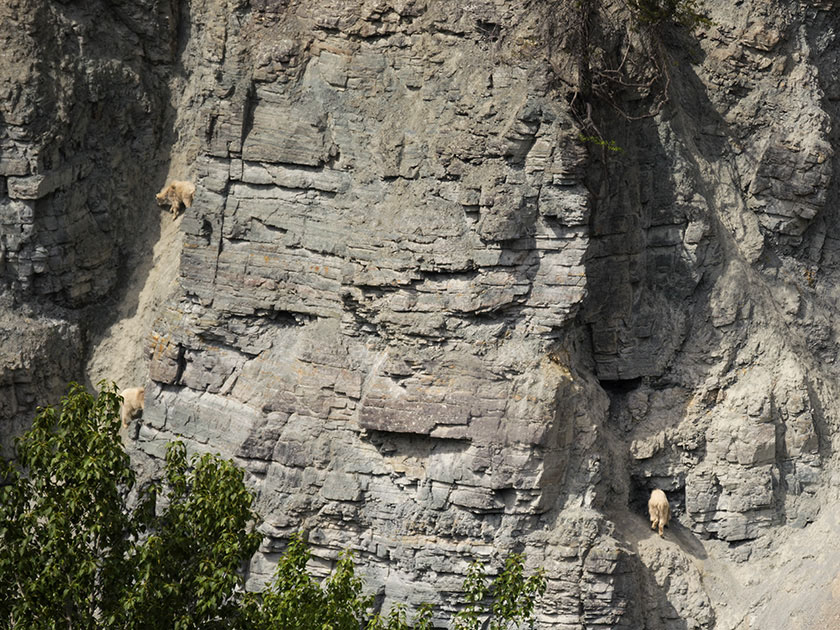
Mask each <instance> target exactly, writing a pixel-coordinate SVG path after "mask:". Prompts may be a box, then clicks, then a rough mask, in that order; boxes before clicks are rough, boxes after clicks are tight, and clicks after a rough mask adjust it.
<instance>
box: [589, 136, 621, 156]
mask: <svg viewBox="0 0 840 630" xmlns="http://www.w3.org/2000/svg"><path fill="white" fill-rule="evenodd" d="M578 140H580V141H581V142H583V143H584V144H594V145H595V146H598V147H601V148H603V149H606V150H607V151H612V152H613V153H621V152H622V151H624V149H622V148H621V147H620V146H618V145H617V144H616V143H615V140H604V139H603V138H599V137H598V136H585V135H584V134H582V133H581V134H578Z"/></svg>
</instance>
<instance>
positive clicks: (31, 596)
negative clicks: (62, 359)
mask: <svg viewBox="0 0 840 630" xmlns="http://www.w3.org/2000/svg"><path fill="white" fill-rule="evenodd" d="M101 385H103V386H102V391H101V392H100V393H99V395H98V396H96V397H94V396H92V395H90V394H89V393H87V392H86V391H85V390H84V388H83V387H81V386H79V385H77V384H71V385H70V388H69V390H68V393H67V395H66V396H65V397H64V398H63V399H62V401H61V406H60V409H55V408H52V407H47V408H45V409H41V410H39V413H38V414H37V416H36V418H35V420H34V422H33V424H32V428H31V429H30V431H28V432H27V433H26V434H24V435H23V436H22V437H21V438H19V439H18V440H16V443H15V454H16V456H15V458H14V459H13V460H11V461H9V462H0V465H2V468H0V627H2V628H14V629H26V630H29V629H31V628H32V629H35V628H37V629H38V630H41V629H46V630H58V629H60V628H61V629H65V628H66V629H68V630H69V629H73V630H80V629H81V630H93V629H94V628H95V629H97V630H98V629H105V630H110V629H112V628H113V629H117V628H119V629H120V630H153V629H154V630H158V629H160V628H172V629H175V630H193V629H195V630H197V629H199V628H200V629H202V630H204V629H210V630H215V629H227V628H230V629H239V628H241V629H242V630H244V629H246V628H247V629H249V630H252V629H253V630H269V629H272V630H274V629H279V628H282V629H283V630H360V629H363V628H364V629H366V630H430V629H431V628H432V627H433V626H432V618H433V610H432V607H431V606H430V605H423V606H420V607H419V608H418V610H417V611H415V612H413V613H409V612H408V611H407V610H406V608H405V606H403V605H396V606H394V607H393V608H391V609H390V610H389V611H387V614H374V613H373V611H372V607H373V596H372V595H370V594H366V593H365V590H364V583H363V581H362V579H361V578H360V577H359V576H357V575H356V573H355V566H354V558H353V555H352V553H351V552H349V551H346V552H343V553H342V554H340V556H339V558H338V562H337V564H336V566H335V568H334V570H333V571H332V573H331V574H330V575H329V576H328V577H327V578H326V579H325V580H323V581H318V580H316V579H315V578H313V577H312V576H311V575H310V574H309V572H308V570H307V563H308V561H309V560H310V551H309V548H308V546H307V543H306V541H305V539H304V537H303V535H297V536H294V537H293V538H292V539H291V541H290V543H289V545H288V547H287V549H286V551H285V552H284V553H283V555H282V556H281V558H280V560H279V562H278V564H277V568H276V571H275V573H274V576H273V579H272V580H271V581H270V582H269V584H268V585H267V586H266V587H265V589H264V590H263V591H262V592H259V593H245V592H244V589H243V588H242V586H243V585H242V571H241V569H242V568H243V567H244V565H245V563H247V562H248V560H249V559H250V558H251V557H252V555H253V554H254V553H255V552H256V550H257V547H258V545H259V542H260V536H259V535H258V534H257V533H255V532H254V522H255V520H256V518H257V515H256V514H255V513H254V512H253V511H252V509H251V507H252V503H253V500H254V498H253V495H252V494H251V493H250V492H249V491H248V489H247V488H246V487H245V484H244V479H243V473H242V471H241V470H239V469H238V468H236V466H234V464H233V463H232V462H231V461H229V460H224V459H222V458H221V457H219V456H217V455H209V454H205V455H194V456H193V457H191V458H188V457H187V452H186V449H185V447H184V445H183V444H181V443H180V442H175V443H172V444H170V445H169V446H168V448H167V454H166V462H165V468H164V475H163V477H164V478H163V481H162V482H161V483H156V484H153V485H151V486H149V487H147V488H144V489H142V491H139V492H137V488H136V487H135V486H136V478H135V475H134V473H133V471H132V470H131V467H130V461H129V458H128V456H127V455H126V453H125V450H124V449H123V446H122V442H121V439H120V435H119V429H120V418H119V407H120V402H121V401H120V397H119V395H118V394H117V390H116V388H115V387H114V386H113V385H111V386H107V387H106V386H104V384H101ZM544 590H545V577H544V575H543V573H542V571H538V572H537V573H535V574H534V575H531V576H530V577H525V574H524V557H523V556H521V555H517V554H514V555H511V556H510V557H508V558H507V560H506V562H505V565H504V568H503V569H502V570H501V571H500V572H499V575H498V576H496V577H495V578H494V579H492V580H491V579H490V578H488V576H487V575H486V574H485V573H484V568H483V565H481V564H478V563H475V564H473V565H472V566H471V567H470V570H469V574H468V576H467V579H466V581H465V582H464V593H465V598H466V602H465V603H466V606H465V607H464V608H463V609H462V610H461V611H460V612H459V613H458V614H457V615H456V616H455V618H454V627H455V628H458V629H459V630H478V629H479V628H484V627H489V628H490V630H512V629H514V628H521V627H524V626H526V625H527V626H533V621H534V606H535V603H536V601H537V599H538V598H539V596H540V595H541V594H542V593H543V592H544Z"/></svg>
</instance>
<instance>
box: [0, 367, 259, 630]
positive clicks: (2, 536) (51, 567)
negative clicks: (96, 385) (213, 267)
mask: <svg viewBox="0 0 840 630" xmlns="http://www.w3.org/2000/svg"><path fill="white" fill-rule="evenodd" d="M120 402H121V400H120V397H119V395H118V394H117V391H116V388H115V387H114V386H113V385H112V386H110V387H102V391H101V392H100V393H99V395H98V396H96V397H93V396H91V395H90V394H89V393H87V392H86V391H85V390H84V388H83V387H81V386H80V385H77V384H75V383H73V384H71V385H70V387H69V390H68V393H67V395H66V396H65V397H64V398H63V399H62V401H61V408H60V410H57V409H55V408H52V407H47V408H46V409H42V410H41V411H40V412H39V413H38V415H37V416H36V418H35V420H34V421H33V424H32V428H31V429H30V430H29V431H28V432H27V433H26V434H24V435H23V436H22V437H21V438H19V439H18V440H17V441H16V444H15V451H16V456H15V458H14V459H13V460H12V461H10V462H4V463H3V464H2V466H3V468H2V479H3V485H2V486H0V627H8V628H26V629H29V628H38V629H41V628H45V629H57V628H73V629H74V630H75V629H80V628H81V629H87V628H90V629H93V628H97V629H99V628H120V629H134V628H137V629H141V628H142V629H146V628H149V629H151V628H156V629H157V628H177V629H188V628H216V627H220V628H221V627H229V626H231V625H232V624H233V623H234V622H235V621H236V618H237V614H238V606H237V595H236V592H237V591H236V588H237V586H238V585H239V584H240V583H241V577H240V575H239V574H238V572H237V571H238V569H239V568H240V567H241V565H242V563H243V562H245V561H247V560H248V559H249V558H250V557H251V556H252V555H253V553H254V551H255V550H256V548H257V545H258V544H259V536H258V535H257V534H254V533H252V532H251V531H250V530H251V529H252V528H251V526H250V523H251V522H252V521H253V519H254V518H255V514H254V513H253V512H252V511H251V509H250V508H251V504H252V502H253V496H252V495H251V494H250V493H249V492H248V490H247V489H246V488H245V486H244V482H243V475H242V471H240V470H238V469H237V468H236V467H235V466H234V465H233V464H232V463H231V462H229V461H225V460H222V459H221V458H219V457H217V456H212V455H203V456H195V457H193V458H192V460H190V461H189V462H188V461H187V458H186V451H185V449H184V447H183V445H182V444H179V443H175V444H171V445H170V446H169V449H168V452H167V458H166V470H165V477H166V481H167V486H168V492H167V493H165V494H164V495H163V496H162V494H163V493H162V490H161V487H160V486H153V487H152V488H151V489H149V490H147V491H145V492H142V493H140V497H139V500H138V501H137V502H136V503H135V504H134V507H130V506H129V502H128V497H129V493H130V492H131V491H132V489H133V488H134V485H135V475H134V473H133V472H132V470H131V468H130V465H129V464H130V462H129V458H128V456H127V455H126V453H125V450H124V449H123V446H122V443H121V440H120V437H119V429H120V418H119V406H120ZM158 497H161V498H163V499H165V500H164V501H161V503H164V504H166V507H165V508H164V509H162V510H161V512H160V513H159V514H157V513H156V505H157V503H158V500H157V499H158Z"/></svg>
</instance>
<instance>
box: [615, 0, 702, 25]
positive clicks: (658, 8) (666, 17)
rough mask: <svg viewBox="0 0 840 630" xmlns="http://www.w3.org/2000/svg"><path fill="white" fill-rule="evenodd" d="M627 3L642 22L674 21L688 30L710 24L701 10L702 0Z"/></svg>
mask: <svg viewBox="0 0 840 630" xmlns="http://www.w3.org/2000/svg"><path fill="white" fill-rule="evenodd" d="M627 4H628V6H629V7H630V8H631V9H632V10H633V11H634V13H635V15H636V17H637V19H638V20H639V22H641V23H643V24H650V25H654V26H655V25H658V24H663V23H665V22H676V23H677V24H680V25H682V26H685V27H686V28H688V29H689V30H691V29H694V28H696V27H698V26H701V25H703V26H710V25H711V24H712V21H711V20H710V19H709V17H708V16H707V15H706V14H705V13H704V12H703V10H702V0H701V1H698V0H627Z"/></svg>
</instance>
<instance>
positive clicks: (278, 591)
mask: <svg viewBox="0 0 840 630" xmlns="http://www.w3.org/2000/svg"><path fill="white" fill-rule="evenodd" d="M310 557H311V554H310V551H309V547H308V545H307V544H306V541H305V540H304V538H303V536H302V535H295V536H293V537H292V539H291V540H290V541H289V546H288V547H287V548H286V551H285V552H284V553H283V555H282V556H281V557H280V560H279V561H278V563H277V568H276V569H275V571H274V577H273V579H272V581H271V582H270V583H269V584H268V585H267V586H266V588H265V590H264V591H263V592H262V593H259V594H250V595H249V596H248V598H247V600H246V602H245V606H244V611H245V613H244V616H245V619H246V620H247V626H248V627H249V628H254V629H256V630H262V629H265V630H269V629H274V628H283V629H284V630H310V629H315V628H317V629H321V628H325V629H330V630H359V626H360V623H361V622H362V620H363V619H364V617H365V614H366V611H367V610H368V609H369V608H370V606H371V604H372V603H373V597H372V596H370V595H363V594H362V588H363V583H362V580H361V578H359V577H357V576H356V574H355V567H354V565H353V555H352V553H350V552H344V553H342V554H341V556H340V557H339V560H338V564H337V566H336V568H335V570H334V571H333V572H332V574H330V576H329V577H328V578H327V579H326V580H324V582H323V584H319V583H318V582H317V581H315V580H314V579H313V578H312V577H310V575H309V573H308V572H307V569H306V563H307V562H309V558H310Z"/></svg>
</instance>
